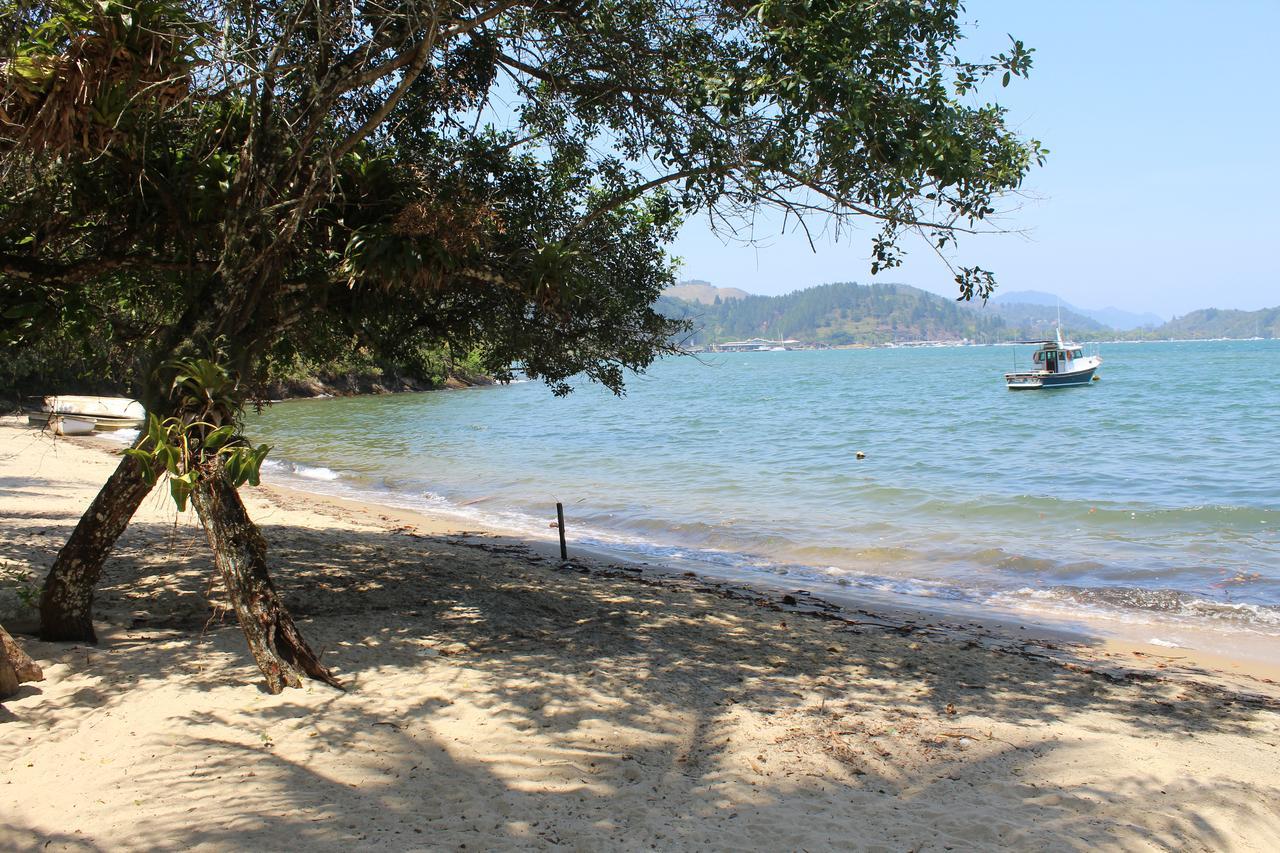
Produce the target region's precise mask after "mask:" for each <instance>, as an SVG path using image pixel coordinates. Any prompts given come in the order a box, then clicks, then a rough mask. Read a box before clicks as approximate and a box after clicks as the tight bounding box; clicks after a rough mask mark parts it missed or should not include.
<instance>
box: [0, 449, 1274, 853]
mask: <svg viewBox="0 0 1280 853" xmlns="http://www.w3.org/2000/svg"><path fill="white" fill-rule="evenodd" d="M33 433H34V431H20V430H17V429H7V428H3V427H0V519H2V520H3V523H2V524H0V561H2V562H3V563H4V564H5V565H6V566H8V567H12V566H14V565H18V566H24V567H27V568H28V569H30V570H39V569H41V568H43V567H47V566H48V565H49V563H50V562H51V561H52V559H53V557H54V556H55V555H56V553H57V550H58V548H59V547H60V546H61V544H62V542H63V541H65V537H66V535H67V533H68V532H69V531H70V529H71V527H72V526H73V525H74V524H75V522H76V521H77V520H78V518H79V515H80V512H81V511H82V509H83V507H85V506H87V504H88V500H89V499H90V498H91V497H92V495H93V494H94V493H95V492H96V490H97V487H98V484H100V483H101V482H102V480H104V479H105V477H106V476H107V475H108V474H109V473H110V471H111V470H112V469H113V468H114V466H115V457H113V456H111V455H109V454H108V453H106V452H104V449H103V448H102V446H101V445H100V443H98V442H94V441H92V440H84V439H59V440H57V441H56V442H51V441H49V440H48V439H47V438H40V437H38V436H36V435H33ZM244 499H245V502H246V504H247V505H248V508H249V511H250V513H251V515H252V516H253V518H254V519H255V520H256V521H257V522H258V523H259V524H260V525H261V526H262V528H263V532H264V534H265V536H266V537H267V540H268V543H269V551H268V554H269V558H270V560H271V563H272V571H273V576H274V579H275V582H276V585H277V587H278V588H279V589H280V590H281V593H282V594H283V595H284V596H285V598H286V601H287V602H288V605H289V607H290V609H291V610H292V612H293V614H294V616H295V618H296V619H297V621H298V624H299V627H300V629H301V630H302V632H303V634H304V635H305V636H306V637H307V638H308V640H309V641H310V642H311V643H312V644H313V646H314V647H315V648H316V649H317V651H319V652H321V653H322V654H323V655H324V660H325V662H326V664H328V665H331V666H333V667H334V668H335V670H336V671H337V673H338V675H339V677H340V678H341V680H342V681H343V682H344V684H345V685H346V687H347V692H346V693H339V692H337V691H334V690H332V689H330V688H328V687H326V686H324V685H320V684H317V683H309V684H307V685H305V686H304V688H303V689H301V690H286V691H285V692H284V693H282V694H280V695H279V696H270V695H267V694H264V693H262V692H261V691H260V689H259V688H258V687H257V686H256V685H257V684H258V682H259V681H260V676H259V673H258V672H257V670H256V668H255V666H254V664H253V662H252V659H251V658H250V656H249V654H248V652H247V649H246V648H245V644H244V640H243V637H242V636H241V634H240V631H239V630H238V628H237V627H236V626H235V624H234V618H233V617H229V616H228V615H227V614H226V613H225V611H224V608H225V602H224V601H223V598H222V595H221V592H220V590H219V589H218V585H217V584H216V583H211V581H210V573H211V571H212V566H211V563H210V560H209V558H208V553H207V550H208V549H207V545H206V544H205V543H204V542H203V535H202V533H201V531H200V528H199V525H198V523H196V522H195V520H194V519H193V518H192V517H191V515H190V514H183V515H179V514H177V513H176V512H175V510H174V508H173V506H172V503H171V502H170V501H169V499H168V496H167V495H165V494H160V493H159V491H157V493H156V494H153V495H152V496H151V497H149V498H148V499H147V500H146V501H145V502H144V504H143V507H142V508H141V510H140V511H139V513H138V515H137V516H136V518H135V521H134V523H133V524H132V525H131V526H130V528H129V530H128V531H126V533H125V535H124V536H123V537H122V539H121V541H120V543H119V544H118V546H117V549H116V551H115V552H114V554H113V557H112V558H111V560H110V561H109V562H108V564H107V567H106V570H105V576H104V579H103V583H102V584H101V585H100V588H99V591H98V596H97V610H98V614H99V621H100V624H101V625H102V631H100V636H101V638H102V643H101V644H100V645H99V646H97V647H93V648H90V647H84V646H79V645H73V644H52V643H43V642H40V641H38V640H32V639H30V638H28V637H20V638H19V642H20V643H22V645H23V646H24V647H25V648H26V650H27V651H28V653H30V654H31V655H32V657H33V658H35V659H36V660H37V662H38V663H40V664H41V666H42V667H43V668H44V670H45V674H46V677H47V680H46V681H45V682H42V683H40V684H38V685H25V686H24V688H23V689H22V691H21V692H20V694H19V696H18V697H17V698H15V699H12V700H6V701H5V702H4V703H3V704H2V705H0V775H2V776H3V778H4V780H5V784H3V785H0V815H4V817H0V847H4V848H6V849H15V850H23V851H25V850H32V851H34V850H42V849H49V850H82V849H103V850H134V849H150V848H155V847H190V848H193V849H199V850H233V849H247V848H254V849H266V850H280V849H296V847H298V846H299V845H305V846H307V847H308V849H316V850H335V851H337V850H349V849H352V848H357V849H365V848H375V847H380V848H385V849H442V848H449V849H462V847H463V846H464V845H465V849H467V850H473V849H494V850H504V849H506V850H525V849H561V848H566V847H567V848H568V849H574V850H604V849H637V850H638V849H651V848H656V849H663V850H667V849H671V850H685V849H687V850H706V849H745V850H776V849H800V848H804V849H808V850H836V849H851V848H853V849H868V850H870V849H884V850H886V851H887V850H904V849H916V850H919V849H941V848H946V847H951V848H954V849H965V850H997V849H1009V848H1010V847H1013V848H1017V849H1031V848H1040V849H1045V850H1078V849H1148V848H1157V849H1159V848H1164V849H1167V848H1182V849H1186V848H1191V849H1235V850H1247V851H1259V853H1261V851H1268V850H1272V849H1276V848H1277V846H1280V814H1277V811H1276V808H1275V803H1276V802H1280V785H1278V784H1277V782H1276V779H1277V778H1280V747H1278V745H1280V687H1277V685H1275V684H1267V683H1266V682H1264V681H1262V680H1261V678H1260V677H1255V676H1254V675H1252V674H1248V673H1244V672H1243V671H1241V670H1236V671H1232V669H1231V667H1230V666H1229V665H1228V667H1227V669H1226V670H1223V671H1214V670H1211V669H1209V668H1208V665H1207V663H1206V662H1205V661H1203V660H1201V659H1197V660H1195V661H1194V662H1191V661H1187V660H1181V661H1179V660H1174V659H1173V658H1175V657H1177V655H1173V654H1165V653H1168V652H1169V650H1167V649H1164V650H1159V652H1160V654H1162V655H1164V656H1163V657H1162V658H1155V657H1146V658H1143V657H1137V656H1135V655H1133V654H1132V653H1130V652H1124V651H1122V650H1120V649H1115V648H1109V647H1107V646H1105V645H1097V644H1083V645H1082V644H1079V643H1074V642H1069V641H1066V640H1054V639H1042V638H1040V637H1038V636H1031V637H1028V636H1026V635H1027V634H1031V633H1033V632H1030V631H1021V630H1018V629H1017V628H1016V627H1014V628H1013V629H1012V631H1011V632H1010V631H997V630H996V629H995V628H994V627H993V626H988V625H976V624H970V623H967V622H962V623H960V624H954V623H951V622H948V621H946V620H940V619H936V618H934V617H932V616H930V615H927V614H922V613H914V614H907V613H904V614H895V613H893V612H890V611H888V610H881V609H880V608H877V607H863V608H861V609H859V610H856V611H845V612H843V613H835V612H833V611H831V610H830V609H829V608H827V607H825V606H824V605H822V604H821V603H819V602H816V601H812V600H810V598H809V597H806V596H800V595H792V596H791V597H792V598H793V599H794V600H795V601H794V603H789V602H788V601H786V599H785V598H784V596H786V595H790V593H779V594H774V593H770V592H766V591H762V590H759V589H756V588H751V587H743V586H740V585H736V584H732V583H727V582H726V583H718V582H715V581H712V580H710V579H706V578H700V577H686V576H684V575H681V574H676V575H675V576H667V577H657V576H655V575H653V574H652V573H646V572H644V571H638V570H637V569H636V567H634V566H629V565H625V564H621V563H618V562H616V561H612V560H610V559H604V560H599V561H589V560H588V559H587V558H586V556H585V555H574V556H575V558H574V559H572V560H571V561H570V565H569V566H566V567H562V566H559V565H558V563H559V561H558V559H556V558H557V557H558V553H555V552H553V553H552V554H551V555H550V556H547V555H546V554H545V553H542V552H540V551H539V548H538V547H537V546H536V545H535V544H533V543H527V542H522V541H518V540H511V539H507V538H503V537H501V536H494V535H487V534H484V533H466V534H464V533H461V532H459V531H457V530H450V529H449V527H450V525H448V524H446V523H443V522H441V520H440V519H434V520H433V519H432V518H431V517H429V516H422V515H419V514H417V513H410V512H409V511H407V510H405V511H401V510H395V509H391V508H384V507H380V506H377V505H370V504H361V503H354V502H349V501H340V500H335V499H331V498H322V497H317V496H315V495H314V494H312V493H307V492H297V491H291V490H289V489H285V488H281V487H277V486H268V487H266V488H261V489H246V490H244ZM557 550H558V549H557ZM588 563H589V564H588ZM211 604H212V606H213V615H212V617H211V616H210V606H211ZM801 611H810V612H811V613H812V615H801ZM197 798H198V799H199V806H198V809H197V804H196V802H195V800H196V799H197Z"/></svg>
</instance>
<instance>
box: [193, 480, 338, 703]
mask: <svg viewBox="0 0 1280 853" xmlns="http://www.w3.org/2000/svg"><path fill="white" fill-rule="evenodd" d="M191 501H192V503H193V504H194V505H195V508H196V512H197V513H198V514H199V516H200V521H201V523H202V524H203V525H204V529H205V534H206V535H207V536H208V537H209V546H210V547H211V548H212V549H213V561H214V564H215V565H216V566H217V567H218V572H219V573H220V574H221V575H222V582H223V583H224V584H225V585H226V588H227V596H228V597H229V598H230V599H231V604H232V606H233V607H234V608H235V611H236V616H237V617H239V619H240V627H241V628H242V629H244V636H245V639H246V640H248V642H249V650H250V651H251V652H252V653H253V658H254V660H255V661H257V663H258V668H259V669H261V670H262V674H263V675H264V676H265V677H266V680H267V689H268V690H270V691H271V692H272V693H279V692H280V691H282V690H284V688H286V687H301V686H302V679H303V677H304V676H308V677H310V678H314V679H316V680H318V681H323V682H324V683H326V684H330V685H333V686H334V687H337V688H339V689H341V688H342V685H341V684H340V683H339V682H338V680H337V679H336V678H335V677H334V676H333V675H332V673H330V672H329V670H328V669H326V668H325V667H324V666H322V665H321V664H320V659H319V658H318V657H317V656H316V654H315V652H313V651H312V650H311V647H310V646H308V645H307V642H306V640H304V639H303V638H302V634H301V633H300V632H299V631H298V628H297V626H296V625H295V624H294V622H293V617H292V616H290V615H289V611H288V610H286V609H285V606H284V602H283V601H281V599H280V595H279V594H278V593H277V592H276V589H275V585H274V584H272V583H271V576H270V573H269V572H268V570H267V543H266V541H265V540H264V539H263V538H262V533H261V532H260V531H259V530H258V527H257V525H256V524H254V523H253V521H252V519H250V518H249V513H248V512H247V511H246V510H245V507H244V504H243V503H242V502H241V500H240V495H239V493H238V492H237V491H236V490H235V489H234V488H233V487H232V486H231V484H230V483H228V482H227V481H226V479H225V478H224V477H223V474H222V468H221V465H220V464H218V465H217V467H210V468H209V469H206V470H205V471H203V472H202V475H201V477H200V478H199V480H198V481H197V484H196V488H195V491H193V492H192V495H191Z"/></svg>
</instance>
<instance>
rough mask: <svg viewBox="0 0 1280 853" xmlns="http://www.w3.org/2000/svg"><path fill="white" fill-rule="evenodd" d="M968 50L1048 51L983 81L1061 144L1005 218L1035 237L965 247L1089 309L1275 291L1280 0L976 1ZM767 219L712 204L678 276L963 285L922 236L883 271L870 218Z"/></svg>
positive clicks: (971, 53) (681, 244) (1022, 281)
mask: <svg viewBox="0 0 1280 853" xmlns="http://www.w3.org/2000/svg"><path fill="white" fill-rule="evenodd" d="M965 19H966V20H967V21H969V22H970V24H971V26H970V27H969V32H970V37H969V39H968V40H967V47H966V48H965V51H964V52H965V55H966V56H968V57H970V58H975V59H976V58H982V57H985V56H988V55H990V54H992V53H995V52H998V51H1000V50H1003V49H1004V48H1005V46H1006V45H1007V44H1008V37H1007V36H1006V33H1012V34H1013V35H1014V36H1016V37H1018V38H1020V39H1022V40H1023V41H1024V42H1025V43H1026V44H1027V45H1028V46H1030V47H1034V48H1035V49H1036V53H1035V67H1034V69H1033V70H1032V74H1031V78H1030V80H1015V81H1014V82H1013V83H1012V84H1011V85H1010V86H1009V88H1008V89H1001V88H1000V87H999V85H998V84H997V85H995V86H994V87H993V88H992V89H990V90H988V92H987V93H986V94H987V96H988V97H990V98H993V99H995V100H998V101H999V102H1000V103H1002V104H1004V105H1005V106H1007V107H1008V108H1009V111H1010V114H1009V121H1010V122H1011V123H1012V125H1013V126H1014V127H1016V128H1018V129H1019V130H1020V131H1021V132H1022V133H1023V134H1024V135H1026V136H1032V137H1035V138H1037V139H1040V140H1041V141H1042V142H1043V143H1044V144H1045V145H1046V146H1047V147H1048V148H1049V150H1050V152H1051V153H1050V155H1049V159H1048V161H1047V163H1046V165H1045V166H1044V168H1042V169H1037V170H1035V171H1034V172H1033V173H1032V175H1031V176H1030V178H1029V179H1028V181H1027V182H1026V184H1025V185H1024V190H1025V191H1026V192H1027V193H1028V195H1029V196H1031V197H1030V198H1026V199H1021V200H1016V201H1018V203H1019V204H1020V208H1019V209H1018V210H1017V211H1016V212H1014V213H1012V214H1011V215H1010V217H1009V218H1008V219H1007V220H1006V221H1005V222H1004V223H1002V224H1003V225H1004V226H1005V227H1009V228H1017V229H1022V230H1024V231H1025V232H1026V233H1025V235H1018V234H1006V235H991V236H983V237H970V238H968V239H967V240H965V241H963V242H962V243H961V246H960V250H961V254H960V256H959V259H960V260H962V261H964V262H965V263H979V264H981V265H982V266H984V267H986V268H987V269H992V270H994V271H995V272H996V274H997V277H998V279H999V282H1000V288H1001V290H1004V291H1013V290H1027V289H1035V290H1045V291H1049V292H1052V293H1057V294H1059V295H1060V296H1061V297H1062V298H1063V299H1065V300H1067V301H1068V302H1071V303H1074V304H1076V305H1080V306H1082V307H1086V308H1101V307H1104V306H1108V305H1114V306H1116V307H1119V308H1123V309H1126V310H1131V311H1154V312H1155V313H1157V314H1160V315H1162V316H1164V317H1169V316H1171V315H1177V314H1185V313H1187V312H1188V311H1191V310H1194V309H1196V308H1203V307H1208V306H1213V307H1218V308H1242V309H1249V310H1252V309H1256V308H1263V307H1270V306H1275V305H1280V272H1277V270H1278V269H1280V266H1278V265H1280V259H1278V257H1277V256H1278V255H1280V213H1278V211H1280V205H1277V202H1276V197H1275V196H1276V193H1277V191H1278V190H1280V89H1278V87H1280V73H1278V72H1280V60H1278V55H1280V44H1278V43H1277V42H1276V38H1277V36H1280V0H1224V2H1220V3H1209V2H1157V0H1113V2H1109V3H1102V2H1094V1H1093V0H1088V2H1075V3H1061V2H1031V0H1022V2H1013V0H971V2H969V3H968V10H967V12H966V15H965ZM779 224H780V223H778V222H775V223H772V225H771V226H770V225H766V227H765V228H763V229H758V231H757V235H758V237H759V238H760V239H761V242H762V245H759V246H745V247H744V246H741V245H736V244H733V245H728V246H726V245H724V244H723V243H722V241H721V240H720V239H719V238H717V237H716V236H715V235H713V234H712V233H711V232H710V230H709V229H708V228H707V226H706V224H705V221H704V220H693V221H691V222H689V223H688V224H686V226H685V228H684V229H683V231H682V232H681V236H680V239H679V240H678V241H677V243H676V244H675V246H674V247H673V252H674V253H675V254H676V255H679V256H680V257H681V258H683V259H684V266H683V268H682V270H681V274H680V275H681V277H682V278H699V279H705V280H708V281H710V282H711V283H712V284H716V285H719V286H724V287H741V288H742V289H744V290H747V291H749V292H752V293H764V294H776V293H786V292H788V291H791V290H796V289H798V288H802V287H809V286H811V285H815V284H822V283H824V282H830V281H859V282H867V281H873V280H882V281H900V282H905V283H907V284H914V285H916V286H918V287H923V288H925V289H928V290H932V291H935V292H938V293H944V294H947V295H954V294H955V289H954V285H953V283H952V281H951V275H950V273H949V272H948V271H947V269H946V267H945V266H944V265H943V264H942V263H941V262H940V261H938V260H937V258H936V257H934V256H933V254H932V252H931V251H930V250H929V249H928V248H927V247H925V246H923V245H920V244H910V243H908V244H907V248H908V249H909V250H910V254H909V256H908V259H907V262H906V264H904V266H903V267H902V268H900V269H896V270H891V271H890V272H888V273H881V274H880V276H878V277H877V278H876V279H873V278H872V277H871V275H870V270H869V263H868V260H867V258H868V254H869V247H870V239H871V236H872V235H873V234H874V233H875V229H874V228H873V227H872V226H870V225H868V226H866V227H864V228H862V229H861V230H859V231H856V232H854V233H853V234H851V235H849V236H847V237H845V238H843V239H842V240H841V241H840V242H839V243H835V242H833V241H831V240H830V239H825V240H822V241H819V242H818V246H817V248H818V251H817V253H816V254H815V253H814V252H812V251H811V250H810V248H809V245H808V242H807V241H806V240H805V239H804V237H803V236H802V235H791V234H788V235H779V234H778V225H779Z"/></svg>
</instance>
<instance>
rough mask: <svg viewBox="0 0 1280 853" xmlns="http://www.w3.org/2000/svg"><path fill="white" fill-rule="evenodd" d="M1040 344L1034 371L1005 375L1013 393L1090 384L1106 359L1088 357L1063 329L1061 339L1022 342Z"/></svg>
mask: <svg viewBox="0 0 1280 853" xmlns="http://www.w3.org/2000/svg"><path fill="white" fill-rule="evenodd" d="M1018 343H1021V344H1036V345H1037V346H1038V347H1039V349H1037V350H1036V351H1035V353H1034V354H1033V355H1032V358H1031V361H1032V367H1031V369H1030V370H1017V371H1014V372H1013V373H1006V374H1005V375H1004V381H1005V384H1006V385H1007V386H1008V387H1009V390H1010V391H1030V390H1035V389H1038V388H1067V387H1069V386H1072V385H1088V384H1089V383H1090V382H1092V381H1093V380H1095V379H1097V378H1098V377H1097V376H1096V374H1097V372H1098V367H1099V366H1101V364H1102V358H1101V357H1100V356H1097V355H1085V354H1084V350H1083V349H1082V348H1081V347H1080V345H1079V344H1077V343H1073V342H1071V341H1064V340H1063V339H1062V327H1061V326H1059V327H1058V329H1057V338H1056V339H1055V340H1048V341H1018Z"/></svg>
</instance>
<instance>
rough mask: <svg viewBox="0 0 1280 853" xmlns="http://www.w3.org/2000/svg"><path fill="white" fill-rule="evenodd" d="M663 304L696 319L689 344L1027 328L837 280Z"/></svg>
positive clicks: (1005, 334)
mask: <svg viewBox="0 0 1280 853" xmlns="http://www.w3.org/2000/svg"><path fill="white" fill-rule="evenodd" d="M658 307H659V310H660V311H662V312H663V313H664V314H667V315H668V316H672V317H680V318H687V319H689V320H691V321H692V322H693V327H694V333H693V336H692V337H691V338H690V340H689V341H688V343H689V345H691V346H705V345H707V344H712V343H720V342H723V341H728V340H735V339H742V338H750V337H765V338H795V339H797V340H802V341H805V342H813V343H821V344H827V345H830V346H842V345H847V344H887V343H893V342H895V341H899V342H900V341H921V340H951V341H959V340H962V339H969V340H973V341H977V342H979V343H989V342H995V341H1002V340H1010V339H1013V338H1017V337H1019V336H1021V335H1023V334H1024V333H1025V332H1026V331H1027V329H1026V328H1024V327H1023V326H1019V325H1016V324H1011V323H1010V322H1009V321H1008V320H1007V319H1006V318H1005V317H1004V316H1003V315H1002V314H1001V313H1000V311H997V310H995V309H994V308H989V309H986V310H976V309H975V307H974V306H971V305H968V304H965V303H959V302H956V301H955V300H952V299H947V298H945V297H942V296H938V295H936V294H933V293H929V292H927V291H924V290H920V289H918V288H915V287H910V286H908V285H905V284H871V285H861V284H856V283H853V282H839V283H836V284H824V285H819V286H817V287H810V288H807V289H805V290H798V291H796V292H794V293H788V294H785V295H783V296H754V295H753V296H747V297H745V298H743V299H735V300H731V301H730V300H722V301H721V302H720V303H719V304H712V305H700V304H694V303H689V302H685V301H683V300H679V299H673V298H672V297H670V296H664V297H663V298H662V299H661V300H660V301H659V303H658ZM1064 320H1065V318H1064ZM1095 325H1096V324H1095ZM1041 331H1043V329H1042V330H1041Z"/></svg>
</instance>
